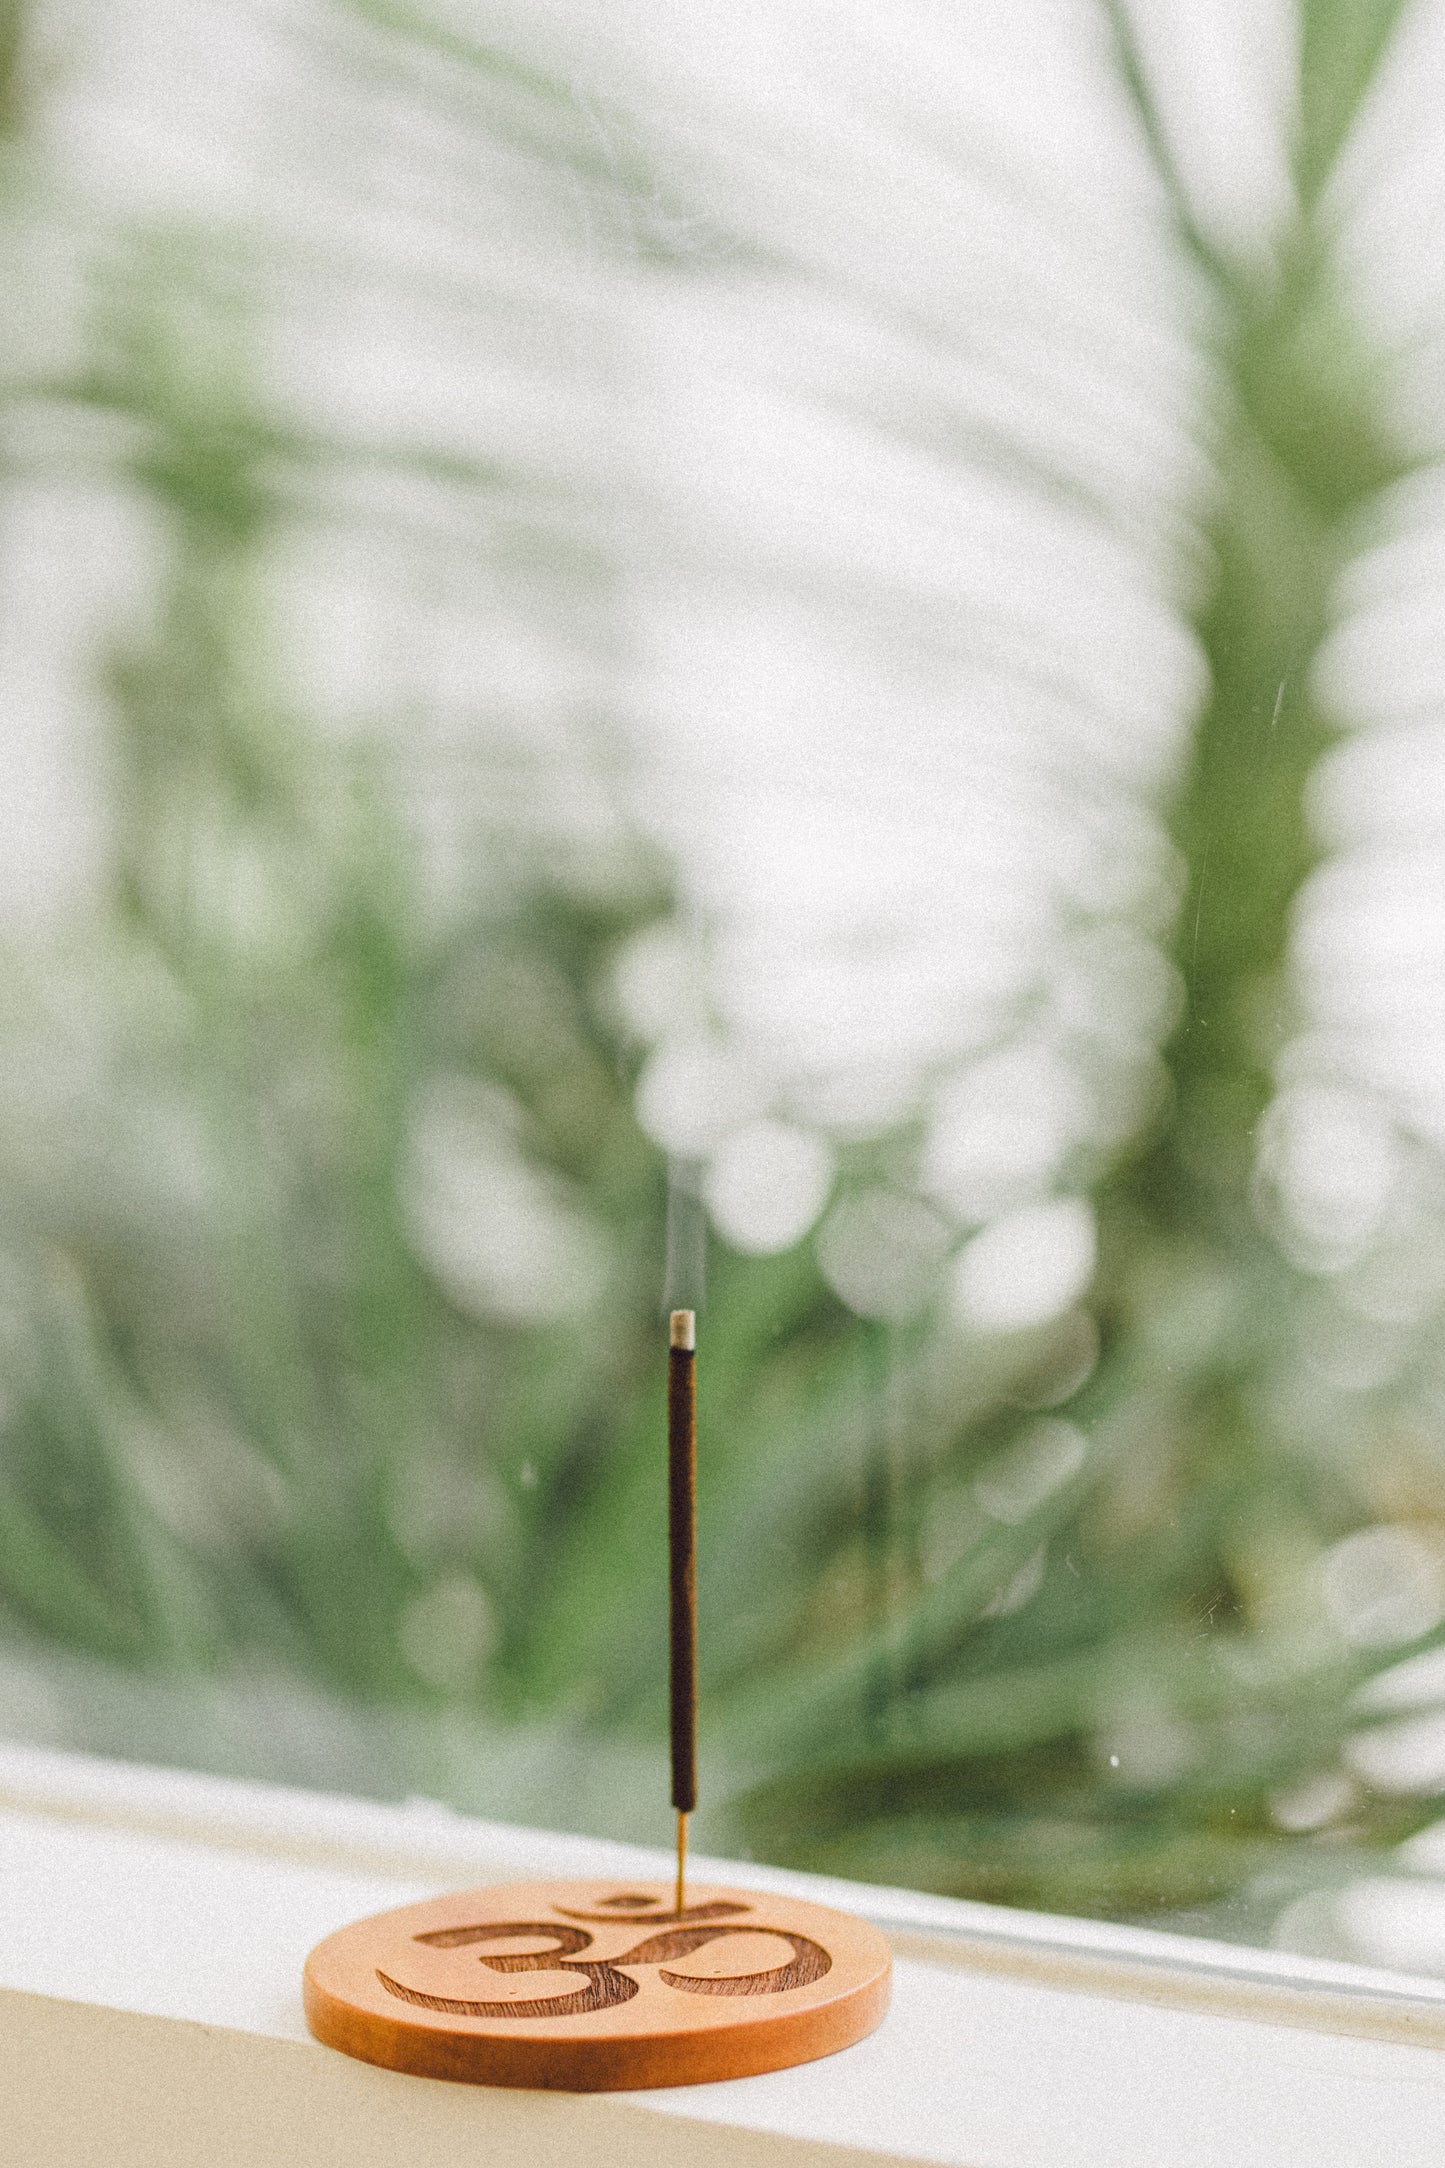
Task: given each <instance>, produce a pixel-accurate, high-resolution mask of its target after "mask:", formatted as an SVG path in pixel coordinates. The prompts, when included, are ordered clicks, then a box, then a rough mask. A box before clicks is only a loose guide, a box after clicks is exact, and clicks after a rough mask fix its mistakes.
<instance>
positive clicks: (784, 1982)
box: [304, 1882, 892, 2092]
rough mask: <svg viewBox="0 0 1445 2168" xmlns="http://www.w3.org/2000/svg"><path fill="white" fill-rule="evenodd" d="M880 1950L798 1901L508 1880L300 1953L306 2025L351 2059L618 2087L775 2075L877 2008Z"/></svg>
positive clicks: (832, 2046) (387, 1916) (883, 1975)
mask: <svg viewBox="0 0 1445 2168" xmlns="http://www.w3.org/2000/svg"><path fill="white" fill-rule="evenodd" d="M891 1969H892V1965H891V1959H890V1957H889V1953H888V1945H887V1943H886V1942H885V1941H884V1939H883V1937H882V1935H880V1934H879V1933H878V1931H877V1929H876V1928H874V1927H870V1926H868V1925H867V1923H866V1922H865V1921H863V1920H856V1919H851V1918H850V1917H849V1916H848V1914H847V1913H844V1912H833V1911H830V1910H828V1909H826V1908H825V1907H824V1906H822V1905H814V1904H805V1903H803V1902H802V1901H801V1900H800V1899H798V1898H795V1897H771V1896H762V1895H759V1894H758V1893H757V1892H756V1891H752V1890H735V1889H714V1888H711V1887H703V1886H698V1887H692V1886H689V1888H688V1891H687V1898H686V1903H685V1905H684V1907H683V1910H682V1911H681V1912H678V1911H677V1910H676V1907H675V1900H674V1894H673V1891H672V1889H671V1887H670V1886H669V1887H665V1888H664V1887H660V1886H659V1885H657V1884H655V1883H653V1884H649V1883H646V1882H510V1883H506V1884H504V1885H503V1886H501V1887H500V1888H493V1889H475V1890H467V1891H464V1892H462V1893H461V1894H460V1895H457V1896H451V1897H435V1898H431V1899H429V1900H428V1901H427V1902H426V1903H425V1904H418V1905H404V1906H402V1908H401V1909H400V1910H399V1911H396V1912H379V1913H377V1914H375V1915H374V1916H373V1917H372V1918H371V1919H366V1920H358V1921H357V1922H356V1923H355V1925H354V1926H351V1927H343V1928H341V1929H340V1930H339V1931H338V1932H337V1933H336V1934H334V1935H328V1936H327V1938H326V1940H325V1941H324V1942H321V1943H318V1944H317V1946H316V1948H315V1949H314V1950H313V1951H312V1952H311V1955H310V1956H309V1957H308V1958H307V1960H306V1976H305V1989H304V1991H305V1999H306V2021H307V2023H308V2024H309V2025H310V2027H311V2030H312V2032H313V2033H315V2035H316V2037H317V2039H318V2040H323V2041H325V2042H326V2044H327V2046H328V2047H333V2048H340V2049H341V2050H342V2051H343V2052H344V2053H345V2054H347V2055H356V2056H359V2057H360V2058H361V2059H362V2061H363V2062H369V2063H382V2064H384V2065H385V2066H386V2068H388V2069H390V2070H407V2071H411V2072H412V2073H414V2074H415V2075H417V2076H419V2077H429V2078H459V2079H463V2080H465V2081H466V2082H468V2083H469V2084H473V2085H531V2086H545V2087H554V2088H557V2089H559V2090H562V2091H568V2092H615V2091H619V2090H630V2089H631V2088H632V2087H634V2086H647V2085H701V2084H705V2083H707V2082H709V2081H710V2080H712V2079H715V2078H740V2077H748V2076H751V2075H753V2074H755V2073H756V2072H758V2071H760V2070H782V2069H785V2068H786V2067H787V2066H788V2065H790V2064H792V2063H806V2062H811V2061H813V2059H814V2058H815V2057H817V2056H819V2055H831V2054H833V2053H834V2052H835V2050H836V2049H838V2048H846V2047H850V2046H851V2045H852V2043H853V2042H854V2041H855V2040H861V2039H862V2038H863V2036H864V2035H865V2034H866V2033H870V2032H872V2030H873V2028H874V2027H875V2025H877V2024H878V2023H879V2022H880V2021H881V2019H882V2017H883V2014H884V2012H885V2011H886V2010H887V2008H888V1995H889V1986H890V1974H891Z"/></svg>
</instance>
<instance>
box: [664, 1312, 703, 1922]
mask: <svg viewBox="0 0 1445 2168" xmlns="http://www.w3.org/2000/svg"><path fill="white" fill-rule="evenodd" d="M696 1346H697V1319H696V1317H695V1315H694V1313H693V1312H692V1311H691V1310H674V1311H673V1313H672V1318H671V1322H670V1325H669V1329H668V1351H667V1557H668V1595H669V1640H668V1653H669V1666H668V1684H669V1693H670V1700H671V1714H672V1804H673V1806H674V1807H675V1808H676V1809H677V1910H678V1911H679V1912H681V1910H682V1909H683V1890H684V1881H685V1876H686V1869H687V1818H688V1816H689V1814H691V1812H692V1810H693V1808H694V1807H695V1806H696V1805H697V1540H696V1519H697V1381H696V1375H695V1372H696V1358H695V1354H694V1350H695V1349H696Z"/></svg>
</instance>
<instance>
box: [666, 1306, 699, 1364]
mask: <svg viewBox="0 0 1445 2168" xmlns="http://www.w3.org/2000/svg"><path fill="white" fill-rule="evenodd" d="M668 1344H669V1346H671V1347H680V1348H684V1349H686V1350H687V1351H688V1352H689V1353H691V1351H692V1350H693V1349H694V1348H695V1347H696V1346H697V1313H696V1312H695V1311H693V1310H674V1311H673V1313H672V1317H671V1319H670V1321H669V1325H668Z"/></svg>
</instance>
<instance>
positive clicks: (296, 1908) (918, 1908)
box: [0, 1747, 1445, 2168]
mask: <svg viewBox="0 0 1445 2168" xmlns="http://www.w3.org/2000/svg"><path fill="white" fill-rule="evenodd" d="M667 1865H668V1862H667V1860H666V1859H665V1858H663V1857H662V1856H661V1855H659V1854H656V1853H652V1852H646V1851H639V1850H635V1849H633V1848H630V1847H625V1846H620V1845H609V1844H603V1843H598V1842H595V1841H593V1840H588V1839H581V1838H573V1837H561V1836H554V1835H548V1834H545V1833H543V1832H539V1831H534V1830H525V1829H515V1828H507V1827H503V1826H500V1825H498V1824H494V1823H485V1822H476V1821H470V1820H467V1819H465V1818H464V1817H462V1816H459V1815H455V1814H452V1813H450V1812H449V1811H447V1810H446V1809H444V1808H441V1807H438V1806H434V1805H431V1804H428V1803H417V1804H415V1805H410V1806H406V1807H383V1806H375V1805H370V1804H366V1803H363V1802H360V1801H351V1800H338V1799H331V1798H325V1797H320V1796H316V1795H312V1794H307V1793H299V1792H287V1791H281V1790H278V1789H274V1788H271V1787H267V1786H260V1785H248V1784H237V1783H232V1782H228V1781H225V1780H222V1779H217V1778H208V1777H196V1776H190V1775H184V1774H177V1773H173V1772H169V1771H161V1770H147V1769H137V1768H132V1767H129V1766H126V1765H123V1764H119V1763H111V1762H100V1761H94V1760H89V1759H86V1758H84V1757H81V1756H74V1755H66V1754H55V1753H44V1752H38V1751H34V1750H29V1749H23V1748H15V1747H0V2013H3V2025H4V2040H5V2048H4V2053H3V2054H0V2133H3V2142H0V2160H3V2161H4V2162H5V2163H6V2168H9V2164H10V2163H11V2162H12V2161H13V2162H14V2163H15V2164H16V2168H20V2164H22V2163H23V2164H24V2168H31V2164H32V2163H34V2164H35V2168H97V2164H99V2163H102V2162H103V2163H104V2164H105V2168H201V2164H205V2168H232V2164H234V2168H252V2164H253V2163H254V2164H255V2168H261V2164H263V2163H264V2164H265V2168H292V2164H293V2163H294V2164H295V2168H300V2164H301V2163H303V2162H304V2163H306V2164H307V2168H343V2164H344V2168H371V2164H372V2163H375V2164H376V2168H381V2164H382V2163H387V2164H388V2168H391V2164H399V2163H403V2162H405V2163H408V2164H410V2163H412V2162H416V2163H417V2164H418V2168H420V2164H421V2163H423V2162H424V2163H425V2164H426V2168H452V2164H453V2163H455V2164H457V2168H461V2164H462V2163H463V2162H465V2163H466V2164H467V2168H474V2164H476V2163H479V2162H490V2161H492V2160H502V2159H507V2160H517V2161H519V2162H521V2161H525V2162H526V2163H527V2168H550V2164H551V2163H553V2162H554V2161H555V2162H556V2163H558V2164H559V2168H560V2164H561V2163H562V2162H563V2161H565V2162H566V2163H567V2164H568V2168H586V2164H587V2163H589V2162H592V2161H598V2162H603V2161H607V2162H611V2161H617V2160H624V2159H625V2160H626V2161H627V2162H628V2164H629V2168H652V2164H653V2163H658V2164H661V2163H663V2162H674V2161H676V2162H698V2163H712V2162H717V2163H719V2164H720V2163H723V2162H727V2163H729V2164H730V2168H733V2164H736V2168H752V2164H753V2163H757V2164H759V2168H762V2164H763V2163H767V2162H777V2163H779V2164H784V2163H789V2164H796V2168H803V2164H805V2163H807V2164H810V2168H811V2164H812V2163H815V2162H816V2163H819V2164H821V2163H822V2162H824V2161H827V2160H839V2159H846V2158H848V2157H849V2149H856V2150H852V2157H853V2158H854V2159H871V2160H876V2161H936V2162H949V2163H956V2164H959V2168H1224V2164H1226V2163H1227V2164H1228V2168H1295V2164H1298V2168H1306V2164H1308V2168H1355V2164H1359V2168H1366V2164H1369V2168H1374V2164H1375V2163H1378V2162H1383V2161H1388V2162H1389V2163H1390V2164H1391V2168H1438V2164H1439V2163H1440V2161H1441V2160H1442V2159H1445V2056H1442V2054H1441V2052H1440V2049H1441V2047H1442V2046H1445V1983H1440V1982H1429V1981H1422V1980H1413V1979H1409V1978H1405V1977H1392V1976H1390V1975H1387V1974H1383V1973H1374V1972H1367V1971H1364V1970H1362V1969H1360V1968H1357V1967H1352V1966H1348V1965H1333V1964H1327V1963H1316V1962H1313V1961H1309V1960H1304V1959H1294V1958H1288V1957H1278V1956H1275V1955H1273V1954H1270V1953H1266V1952H1261V1951H1255V1950H1237V1949H1230V1948H1227V1947H1225V1946H1223V1945H1219V1944H1213V1943H1197V1942H1186V1941H1183V1940H1181V1939H1180V1938H1176V1937H1172V1936H1164V1935H1158V1934H1151V1933H1148V1932H1146V1931H1143V1930H1136V1929H1131V1928H1117V1927H1109V1926H1103V1925H1098V1924H1095V1923H1093V1922H1088V1921H1078V1920H1067V1919H1050V1918H1044V1917H1042V1916H1039V1915H1030V1914H1023V1913H1014V1912H1007V1911H1003V1910H1001V1909H998V1908H995V1907H992V1906H985V1905H971V1904H958V1903H952V1902H950V1901H948V1900H945V1899H937V1898H929V1897H923V1896H920V1895H917V1894H916V1893H913V1892H908V1891H890V1890H878V1889H871V1888H862V1887H858V1886H854V1885H849V1884H839V1883H829V1882H825V1881H822V1880H820V1879H818V1878H816V1877H812V1876H801V1875H789V1874H784V1873H781V1872H779V1871H778V1870H775V1869H766V1868H756V1867H740V1866H736V1865H728V1864H725V1863H721V1862H708V1861H702V1860H699V1861H698V1862H697V1869H698V1872H699V1873H706V1874H707V1875H709V1876H710V1877H715V1878H716V1879H718V1880H722V1881H737V1882H748V1881H751V1882H753V1883H754V1884H760V1885H766V1886H768V1887H770V1888H781V1889H794V1890H796V1891H797V1892H798V1893H799V1894H800V1895H801V1894H806V1895H809V1896H815V1897H821V1898H822V1899H823V1900H824V1901H825V1902H832V1903H839V1904H842V1905H844V1906H847V1907H851V1909H853V1910H856V1911H859V1912H863V1913H865V1914H867V1915H868V1916H869V1917H871V1918H873V1919H875V1920H877V1921H878V1922H879V1923H880V1924H881V1925H883V1926H884V1927H885V1928H886V1930H887V1932H888V1933H889V1935H890V1939H891V1940H892V1941H893V1943H894V1947H895V1950H896V1951H897V1953H898V1963H897V1976H896V1985H895V1995H894V2006H893V2010H892V2013H891V2014H890V2016H889V2018H888V2020H887V2021H886V2022H885V2024H884V2026H883V2028H882V2029H881V2031H880V2032H878V2033H877V2034H875V2035H874V2037H873V2038H872V2039H871V2040H868V2041H865V2042H863V2043H862V2044H861V2045H860V2046H858V2047H856V2048H852V2049H849V2050H848V2051H847V2052H846V2053H845V2054H843V2055H841V2056H836V2057H831V2058H829V2059H828V2060H826V2061H823V2062H819V2063H812V2064H808V2065H805V2066H804V2067H803V2068H801V2069H798V2070H793V2071H780V2072H777V2073H774V2074H773V2075H771V2076H768V2077H762V2078H750V2079H744V2080H740V2081H736V2082H734V2083H733V2084H730V2085H725V2086H700V2087H688V2088H682V2089H679V2090H677V2091H675V2092H656V2093H646V2094H636V2095H626V2096H623V2095H611V2096H600V2097H595V2098H591V2097H585V2096H573V2095H558V2094H550V2095H541V2094H531V2093H504V2092H495V2091H487V2090H485V2089H482V2088H474V2087H469V2086H448V2085H442V2084H437V2083H433V2082H431V2081H429V2080H424V2079H413V2078H404V2077H398V2076H396V2075H394V2074H393V2073H390V2072H387V2071H379V2070H373V2069H370V2068H368V2067H367V2066H365V2065H362V2064H358V2063H353V2062H350V2061H348V2060H347V2058H345V2057H344V2056H340V2055H335V2054H333V2053H331V2052H330V2051H329V2050H327V2049H324V2048H321V2047H319V2046H317V2045H316V2043H315V2042H313V2041H312V2040H311V2039H310V2037H309V2035H308V2034H307V2032H306V2029H305V2025H304V2022H303V2020H302V2015H301V2002H300V1993H299V1984H300V1974H301V1964H302V1960H303V1959H304V1957H305V1954H306V1952H307V1950H308V1949H309V1948H310V1947H311V1945H312V1944H313V1943H314V1942H316V1941H317V1940H319V1938H320V1937H321V1936H322V1935H323V1934H326V1933H328V1932H329V1931H330V1930H331V1929H332V1928H334V1927H337V1926H340V1925H342V1924H343V1923H344V1922H345V1921H347V1920H349V1919H355V1918H357V1917H359V1916H361V1915H362V1914H364V1913H367V1912H373V1911H377V1910H380V1909H382V1908H384V1907H386V1906H388V1905H395V1904H402V1903H406V1902H408V1901H410V1900H411V1899H413V1898H418V1897H422V1896H425V1895H428V1894H432V1893H434V1892H435V1891H437V1890H441V1889H446V1888H449V1887H452V1888H459V1887H463V1886H465V1885H467V1884H468V1883H473V1882H485V1881H488V1880H507V1879H519V1878H521V1877H523V1876H527V1875H545V1874H582V1875H585V1874H599V1873H600V1874H611V1873H614V1872H623V1871H625V1872H627V1873H629V1874H633V1875H636V1874H639V1873H644V1874H649V1875H653V1876H656V1875H660V1874H665V1873H666V1871H667ZM838 2148H843V2149H845V2150H844V2151H843V2153H842V2154H841V2155H840V2154H839V2152H838V2151H837V2150H836V2149H838Z"/></svg>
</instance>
